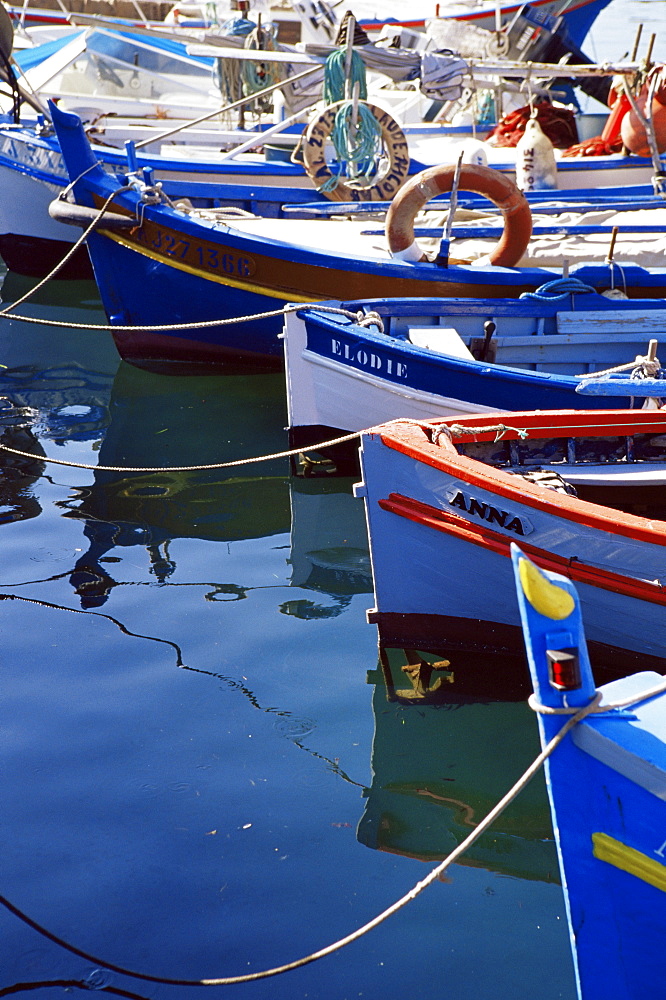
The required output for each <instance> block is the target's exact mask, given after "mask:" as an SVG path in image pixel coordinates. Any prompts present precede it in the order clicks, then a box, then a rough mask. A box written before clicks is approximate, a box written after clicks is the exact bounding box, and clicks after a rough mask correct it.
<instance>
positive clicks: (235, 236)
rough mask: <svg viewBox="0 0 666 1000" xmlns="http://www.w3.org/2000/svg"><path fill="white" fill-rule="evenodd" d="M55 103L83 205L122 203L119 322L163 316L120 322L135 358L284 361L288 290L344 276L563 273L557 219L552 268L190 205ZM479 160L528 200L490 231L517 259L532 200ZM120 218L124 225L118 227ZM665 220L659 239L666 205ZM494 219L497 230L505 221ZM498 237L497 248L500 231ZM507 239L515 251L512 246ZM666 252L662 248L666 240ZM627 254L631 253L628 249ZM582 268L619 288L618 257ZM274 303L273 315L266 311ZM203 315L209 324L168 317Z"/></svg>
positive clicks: (94, 250) (523, 282)
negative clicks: (127, 180)
mask: <svg viewBox="0 0 666 1000" xmlns="http://www.w3.org/2000/svg"><path fill="white" fill-rule="evenodd" d="M52 112H53V121H54V125H55V127H56V130H57V133H58V140H59V142H60V147H61V150H62V153H63V156H64V159H65V163H66V166H67V171H68V174H69V176H70V177H71V178H72V180H73V181H74V183H73V192H74V196H75V197H76V199H77V201H78V202H79V203H80V204H81V205H82V206H83V208H84V210H85V209H87V210H88V211H87V212H85V211H84V215H85V216H86V218H91V217H93V216H91V215H90V211H89V210H90V209H93V210H94V209H95V206H97V207H98V208H99V206H101V205H102V204H103V202H104V200H106V199H107V198H109V197H112V198H113V200H114V208H113V214H112V215H110V216H107V218H106V220H105V221H106V224H105V225H103V226H102V225H100V226H99V227H98V229H97V230H96V231H95V232H93V233H91V234H90V236H89V237H88V249H89V252H90V255H91V260H92V263H93V268H94V271H95V277H96V280H97V284H98V287H99V290H100V295H101V298H102V302H103V304H104V307H105V310H106V312H107V315H108V316H109V319H110V321H111V323H112V324H113V325H114V326H119V327H123V326H139V325H140V326H153V327H156V329H154V330H145V331H143V332H141V331H129V330H123V329H118V330H117V331H115V338H114V339H115V341H116V345H117V347H118V350H119V352H120V354H121V356H122V357H124V358H125V359H126V360H128V361H132V362H133V363H135V364H140V365H146V364H151V365H152V364H155V363H160V362H161V363H167V364H169V363H174V362H175V363H180V364H183V363H187V364H193V363H201V364H205V365H210V364H212V363H216V362H218V363H223V362H224V360H225V359H227V360H228V359H229V358H230V357H231V358H234V359H236V360H242V359H245V360H246V361H251V362H252V363H255V364H257V363H264V364H267V365H273V366H277V365H279V364H280V362H281V353H282V345H281V344H280V342H279V340H278V335H279V332H280V330H281V327H282V323H281V317H280V315H279V311H280V310H281V309H282V308H283V307H284V306H285V305H286V304H287V303H288V302H294V301H295V302H312V301H317V300H319V301H320V300H323V299H330V298H332V297H334V293H335V291H336V290H337V289H340V288H345V289H346V290H347V291H348V292H349V294H350V296H351V297H359V298H360V297H361V296H368V295H371V296H377V297H383V296H386V295H389V294H390V295H406V296H409V297H419V296H444V297H447V298H450V297H467V296H469V297H477V298H478V297H483V298H492V299H496V298H517V297H518V296H519V295H520V294H521V293H522V292H527V291H533V290H534V289H536V288H538V287H539V286H541V285H543V284H544V283H545V282H547V281H549V280H551V279H554V278H556V277H560V276H561V273H562V264H561V250H560V249H559V246H560V244H561V230H560V228H558V227H555V232H556V234H557V235H556V236H555V239H556V241H557V244H556V246H555V249H554V251H553V252H554V253H556V255H557V257H556V258H555V259H556V260H557V264H556V265H553V266H550V267H547V266H543V267H540V266H529V265H528V266H525V267H510V266H474V265H473V264H460V265H458V264H451V265H450V266H440V264H438V263H436V262H430V261H428V260H426V261H410V260H406V259H404V257H405V256H408V254H407V255H406V254H404V253H402V252H401V251H397V250H396V244H395V243H394V250H392V251H391V250H388V249H385V248H384V247H383V246H382V245H381V244H379V239H380V238H381V236H382V234H381V233H380V236H379V237H378V235H377V232H376V230H374V229H370V230H368V228H367V222H366V223H364V222H342V221H341V222H336V223H335V224H334V225H330V222H326V221H320V220H308V219H301V220H295V221H294V222H289V223H286V222H285V220H281V219H261V218H253V219H245V218H243V219H240V220H234V223H233V225H231V224H229V222H228V220H220V221H215V220H211V219H206V218H203V217H201V216H198V215H197V213H192V212H183V211H178V210H176V209H175V208H173V207H171V206H170V205H168V204H165V203H164V202H162V203H159V204H156V203H154V202H155V201H156V198H155V194H156V192H155V189H154V187H152V186H151V185H146V182H145V179H144V178H142V177H141V176H140V175H138V174H135V175H134V176H133V178H132V181H131V185H129V186H127V187H125V188H123V189H121V185H120V183H119V181H118V180H117V179H115V178H111V177H109V176H108V175H107V174H106V173H105V172H104V170H103V169H102V167H101V166H99V164H98V163H97V161H96V159H95V157H94V155H93V154H92V153H91V150H90V146H89V144H88V142H87V140H86V137H85V134H84V133H83V131H82V129H81V124H80V121H79V119H78V118H77V117H76V116H75V115H71V114H68V113H66V112H61V111H59V110H58V109H57V108H56V107H55V106H53V107H52ZM449 169H450V170H451V172H452V168H444V172H446V171H448V170H449ZM465 169H470V170H471V168H465ZM475 169H476V170H478V171H482V173H483V184H484V185H488V184H490V185H491V187H492V186H493V185H494V184H495V183H497V182H498V178H499V183H500V189H501V190H503V191H504V190H505V187H504V186H505V185H508V187H507V188H506V192H505V193H506V194H507V195H510V198H511V203H512V204H514V202H515V207H516V208H518V205H520V210H519V211H515V212H509V211H508V209H507V208H506V203H504V207H503V209H502V212H503V214H504V216H505V217H506V218H507V219H508V222H507V230H506V232H505V234H504V236H503V237H502V239H501V240H500V243H499V244H498V245H497V247H494V244H491V250H492V253H491V260H495V261H498V260H499V261H501V262H502V263H504V264H506V263H507V261H508V259H510V258H511V257H513V259H514V260H515V259H519V258H520V257H521V255H522V250H523V249H524V246H525V245H526V243H525V241H526V239H529V230H530V226H531V223H530V220H529V206H528V203H527V201H526V200H524V199H523V200H522V201H521V198H522V196H521V195H520V193H519V192H518V191H517V189H516V188H515V186H513V185H512V184H511V183H510V182H509V181H506V180H505V179H504V178H502V177H501V175H497V174H495V172H493V171H488V172H487V173H486V172H485V171H486V170H487V168H480V167H479V168H475ZM426 174H427V172H426ZM426 174H422V175H417V176H416V177H415V178H412V180H411V181H410V182H409V184H408V185H406V186H405V187H403V188H402V189H401V191H400V193H399V198H398V199H396V200H394V201H393V203H392V209H391V212H393V213H394V214H393V216H392V215H391V212H390V213H389V216H388V218H387V228H389V227H390V226H391V219H392V218H393V221H394V222H395V221H396V220H397V218H398V212H399V211H402V210H403V208H404V207H405V201H400V198H401V197H402V193H403V192H405V194H407V195H408V194H410V193H412V192H413V191H414V190H415V188H416V189H418V190H419V191H420V190H422V181H424V179H425V177H426ZM428 176H430V175H428ZM440 179H441V178H440ZM410 185H411V188H410ZM461 186H463V187H464V184H463V185H461ZM149 188H150V191H149V190H148V189H149ZM440 190H442V188H441V187H440ZM433 193H434V192H433ZM151 202H153V203H151ZM94 214H95V212H94V211H93V215H94ZM122 216H125V218H122ZM403 221H404V219H403ZM486 221H487V220H486ZM632 225H634V227H635V224H634V223H633V222H632ZM116 226H120V227H121V228H120V229H117V228H116V229H114V231H112V229H113V227H116ZM128 226H129V228H128ZM654 227H656V229H657V230H658V232H657V234H656V235H657V237H658V238H660V237H661V235H662V224H661V219H660V217H659V218H658V219H656V220H655V223H654ZM397 228H400V227H397ZM640 228H641V227H640V226H639V229H640ZM649 228H650V227H649ZM517 229H518V230H519V231H518V232H517V231H516V230H517ZM593 229H594V231H595V232H596V231H597V229H596V228H595V227H593ZM491 232H492V233H493V234H495V236H496V235H498V234H499V232H500V230H498V229H493V230H491ZM454 233H455V231H454ZM584 234H585V235H588V230H585V229H584ZM653 235H654V234H653ZM601 238H602V239H603V240H604V241H606V240H608V241H610V238H611V234H610V230H609V229H608V227H606V228H604V227H601ZM641 241H642V242H643V243H646V241H647V234H641ZM389 243H391V236H390V235H389ZM485 246H486V249H487V248H488V245H487V243H486V244H485ZM507 248H508V251H509V253H508V254H506V253H504V251H505V250H507ZM599 249H600V250H601V246H600V247H599ZM634 249H635V248H634V247H632V252H633V251H634ZM394 253H399V254H400V255H399V256H394ZM600 256H601V254H600ZM616 256H617V251H616ZM608 257H609V242H605V243H604V244H603V256H602V257H601V259H602V260H604V261H606V260H607V259H608ZM551 259H553V258H551ZM657 259H658V260H659V261H660V262H661V261H662V260H663V248H661V250H660V251H659V253H658V255H657ZM618 261H619V262H622V257H618ZM625 262H626V260H625ZM440 263H441V262H440ZM479 263H482V260H480V261H479ZM572 273H573V272H572ZM629 273H630V274H631V276H630V278H629V279H628V280H627V291H628V294H629V295H630V296H631V297H632V298H660V297H662V296H663V294H664V293H665V291H666V271H665V270H664V269H663V267H662V268H659V267H656V268H653V269H647V268H639V269H638V270H636V271H633V270H631V269H627V274H629ZM575 274H576V276H578V277H580V278H581V280H584V281H585V282H586V283H587V284H589V285H591V286H592V287H594V288H596V289H598V290H601V289H604V288H608V287H610V286H611V285H612V284H613V283H614V280H615V279H614V274H613V267H612V265H610V264H609V263H601V264H596V265H592V266H590V267H581V268H579V269H576V270H575ZM266 312H268V313H269V315H267V316H263V314H264V313H266ZM245 317H249V318H248V319H247V320H245ZM239 318H241V319H242V320H243V321H239ZM225 321H227V322H226V323H225ZM194 322H196V323H201V324H204V325H202V326H199V327H198V328H197V329H185V328H183V329H171V330H165V329H164V326H167V325H170V326H171V325H179V324H180V325H183V327H185V326H186V325H187V324H192V323H194Z"/></svg>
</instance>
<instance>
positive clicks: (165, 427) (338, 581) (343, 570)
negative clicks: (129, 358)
mask: <svg viewBox="0 0 666 1000" xmlns="http://www.w3.org/2000/svg"><path fill="white" fill-rule="evenodd" d="M284 407H285V401H284V380H283V377H282V376H281V375H253V376H242V375H234V376H233V377H230V378H228V379H226V378H221V377H220V376H213V377H210V378H209V377H199V376H185V377H182V378H181V377H175V376H164V375H156V374H153V373H150V372H146V371H142V370H140V369H137V368H134V367H132V366H130V365H127V364H125V363H121V364H120V366H119V368H118V371H117V373H116V376H115V379H114V381H113V387H112V390H111V394H110V400H109V404H108V409H109V421H108V426H107V428H106V431H105V434H104V437H103V439H102V441H101V444H100V447H99V453H98V461H99V465H100V466H106V467H115V468H117V469H118V470H119V471H105V470H104V469H99V470H96V471H95V472H94V481H93V483H92V485H90V486H85V487H80V488H76V489H74V490H73V491H72V494H71V496H70V497H69V498H68V499H67V500H65V501H60V503H59V505H60V506H61V507H65V508H66V512H65V515H64V516H65V517H69V518H76V519H80V520H83V521H85V527H84V531H83V533H84V536H85V539H87V548H86V550H85V551H84V552H83V553H82V554H81V556H80V557H79V558H78V559H77V561H76V564H75V566H74V568H73V571H72V573H71V576H70V582H71V584H72V586H73V588H74V590H75V591H76V593H77V595H78V596H79V598H80V601H81V605H82V607H84V608H95V607H100V606H102V605H103V604H104V603H105V602H106V600H107V599H108V596H109V594H110V592H111V590H112V589H113V588H114V587H115V586H117V585H118V581H116V579H114V576H113V572H112V570H111V566H112V564H113V563H120V562H121V559H120V556H119V554H113V550H114V549H116V548H124V547H127V546H140V547H142V548H144V549H145V550H146V553H147V560H148V570H149V573H150V575H151V576H152V577H154V578H155V580H156V581H157V582H158V583H164V582H166V581H167V580H169V579H170V578H173V577H174V573H175V570H176V560H175V557H174V551H173V547H172V545H171V543H172V542H173V541H174V540H175V539H178V538H191V539H197V538H198V539H204V540H209V541H220V542H232V541H235V540H243V539H252V538H260V537H268V536H272V535H279V534H281V533H285V534H286V533H288V532H290V531H291V557H290V558H289V557H287V558H288V561H289V562H290V563H291V567H292V579H291V585H292V586H294V587H303V588H305V589H307V590H308V591H312V590H315V591H320V592H322V593H323V594H327V595H329V596H330V597H332V598H333V602H332V604H330V605H329V604H328V603H322V604H321V605H319V604H315V603H313V601H312V600H311V595H310V597H308V598H307V599H302V600H299V599H298V598H296V599H294V600H293V601H287V602H285V603H284V605H283V606H282V608H281V610H282V611H283V613H285V614H289V615H293V616H296V617H303V618H316V617H330V616H333V615H337V614H339V613H340V612H341V611H342V610H343V609H344V608H345V607H347V606H348V604H349V602H350V601H351V599H352V596H353V595H354V594H356V593H368V594H370V593H371V592H372V581H371V577H370V568H369V558H368V547H367V536H366V530H365V515H364V511H363V505H362V504H360V503H359V502H358V501H357V500H355V499H354V497H353V496H352V492H351V480H349V481H346V480H340V479H313V480H306V479H300V480H297V479H292V478H291V477H290V474H289V463H288V460H287V459H286V458H276V459H270V460H269V461H265V462H260V463H257V462H253V463H250V464H247V465H239V466H234V467H231V468H218V469H204V470H191V471H185V470H184V471H171V472H170V471H156V472H123V471H120V470H122V469H123V468H126V467H150V468H161V467H165V469H166V468H168V467H174V466H192V465H210V464H217V463H223V462H233V461H237V460H239V459H244V458H247V457H252V456H256V455H261V454H274V453H277V452H281V451H283V450H284V449H285V448H286V447H287V439H286V433H285V431H284V427H285V412H284ZM213 586H214V588H215V590H216V592H217V593H219V594H221V595H224V594H227V595H229V597H231V598H232V599H233V597H234V596H237V597H241V596H243V593H242V588H241V587H239V585H238V584H235V583H215V584H214V585H213Z"/></svg>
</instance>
